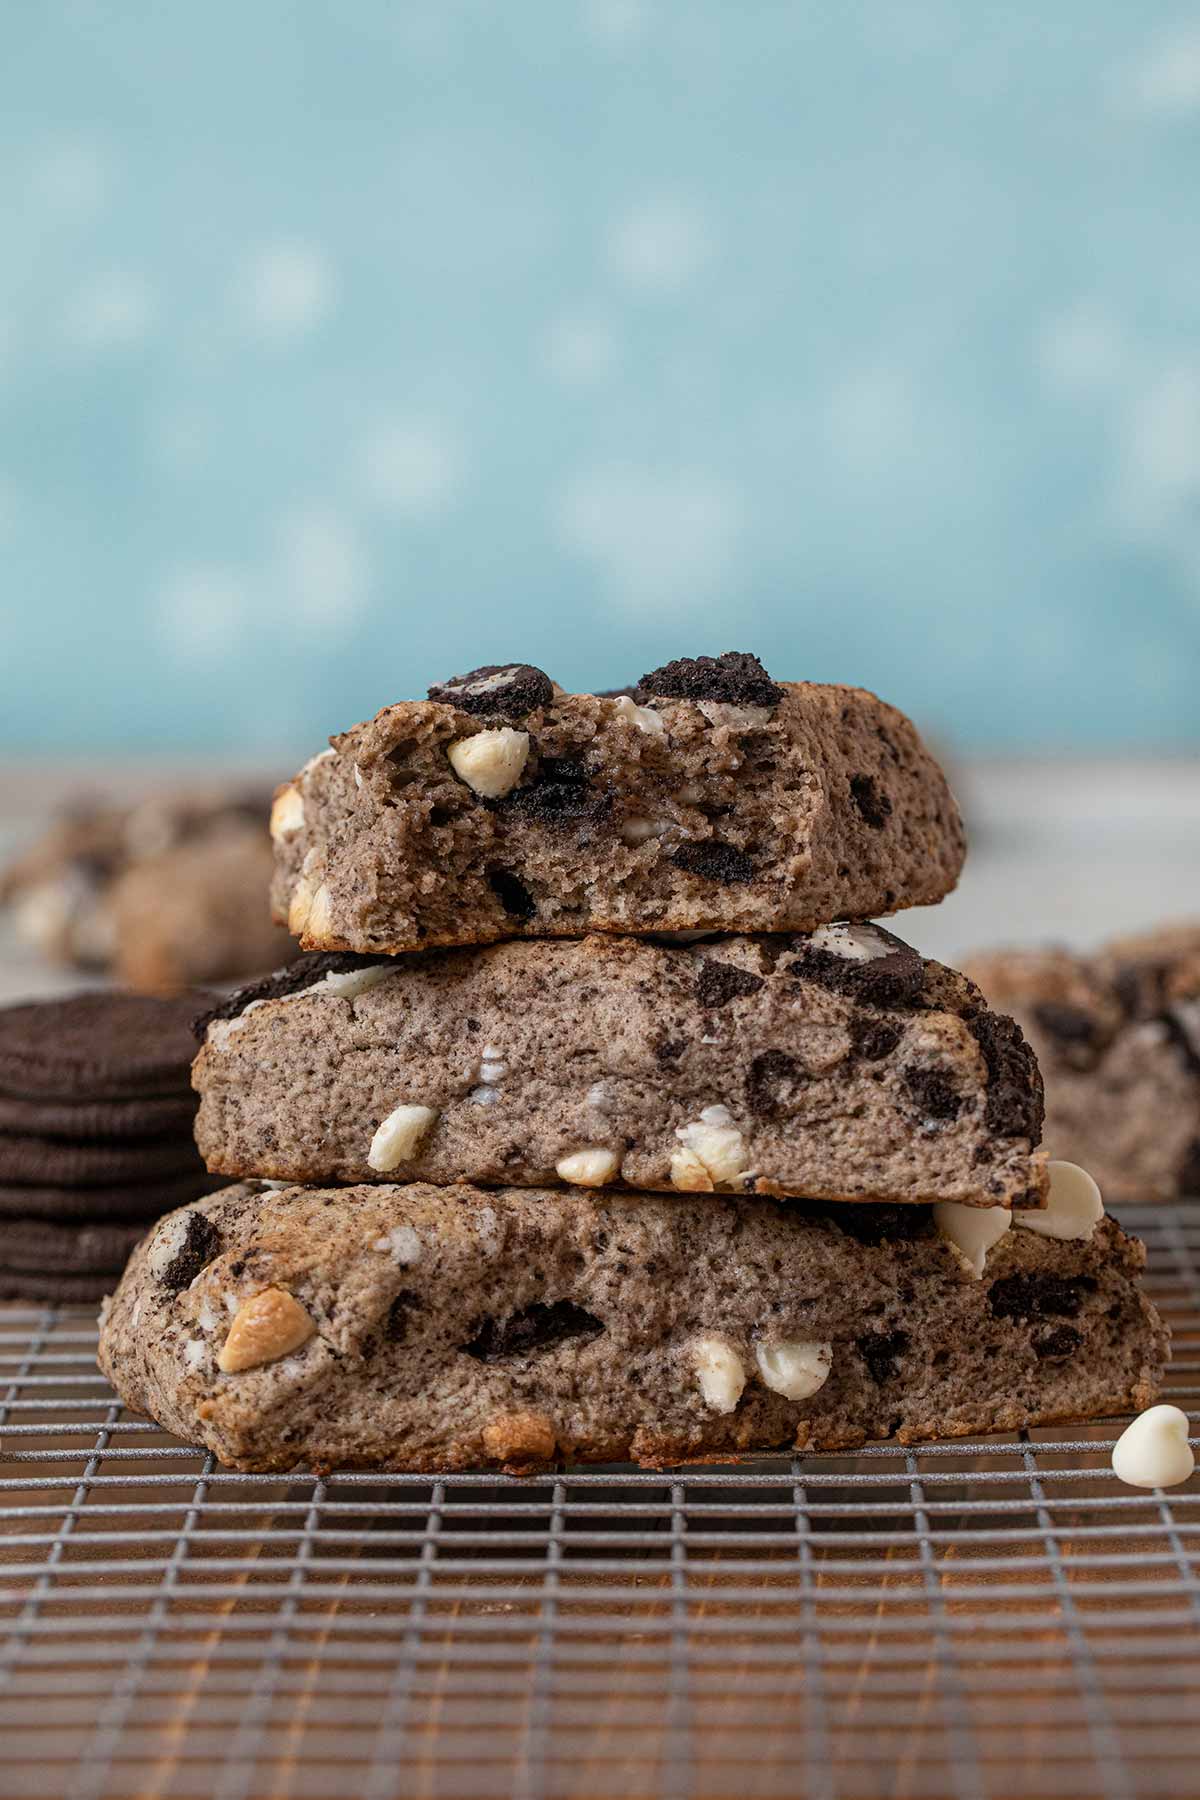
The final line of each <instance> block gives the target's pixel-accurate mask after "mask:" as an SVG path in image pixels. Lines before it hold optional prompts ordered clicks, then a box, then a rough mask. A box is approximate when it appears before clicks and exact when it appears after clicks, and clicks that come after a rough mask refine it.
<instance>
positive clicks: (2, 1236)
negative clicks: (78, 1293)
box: [0, 1219, 149, 1275]
mask: <svg viewBox="0 0 1200 1800" xmlns="http://www.w3.org/2000/svg"><path fill="white" fill-rule="evenodd" d="M148 1228H149V1227H148V1222H147V1221H146V1220H145V1219H106V1220H105V1221H104V1222H103V1223H97V1221H96V1220H94V1219H84V1220H81V1221H80V1222H79V1223H78V1224H63V1223H60V1222H58V1221H54V1220H50V1219H6V1220H5V1221H4V1230H3V1231H2V1232H0V1272H2V1273H4V1274H9V1275H12V1274H17V1275H40V1274H46V1273H48V1272H53V1273H54V1274H57V1275H111V1274H112V1273H113V1271H114V1270H118V1269H123V1268H124V1267H125V1259H126V1257H127V1256H128V1255H129V1252H130V1251H131V1250H132V1249H133V1246H134V1245H135V1244H136V1243H137V1242H138V1240H139V1239H140V1238H143V1237H145V1235H146V1232H147V1230H148Z"/></svg>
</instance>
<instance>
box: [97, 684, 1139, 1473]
mask: <svg viewBox="0 0 1200 1800" xmlns="http://www.w3.org/2000/svg"><path fill="white" fill-rule="evenodd" d="M272 833H273V836H274V838H275V841H276V854H277V873H276V890H275V906H276V912H277V916H279V917H280V918H282V919H286V920H287V922H288V923H289V925H290V927H291V929H292V931H293V932H294V933H295V934H297V935H299V936H301V938H302V942H303V945H304V948H305V949H306V951H307V952H308V954H306V955H304V956H302V957H300V958H299V960H298V961H297V962H295V963H293V964H292V965H291V966H290V967H289V968H287V969H285V970H283V971H281V972H280V973H279V974H278V975H276V976H273V977H269V978H267V979H266V980H264V981H261V982H258V983H256V984H255V985H254V986H252V987H249V988H246V989H243V990H242V991H241V993H239V994H237V995H234V996H233V997H232V998H231V999H229V1000H228V1001H225V1002H223V1003H222V1004H220V1005H219V1006H217V1007H216V1008H215V1009H214V1010H212V1011H211V1012H209V1013H208V1014H207V1015H205V1017H204V1018H203V1019H202V1020H201V1021H199V1027H198V1028H199V1032H200V1035H201V1037H202V1048H201V1051H200V1054H199V1056H198V1057H197V1060H196V1063H195V1068H194V1074H193V1079H194V1083H195V1086H196V1088H197V1090H198V1092H199V1094H200V1111H199V1115H198V1119H197V1138H198V1142H199V1145H200V1148H201V1150H202V1152H203V1154H204V1157H205V1160H206V1162H207V1165H208V1167H209V1169H210V1170H212V1171H214V1172H216V1173H219V1174H221V1175H224V1176H230V1177H237V1178H238V1180H237V1184H236V1185H235V1186H232V1187H229V1188H227V1189H226V1190H224V1191H223V1192H221V1193H219V1194H217V1195H214V1196H212V1197H211V1198H208V1199H204V1200H202V1201H200V1202H198V1203H197V1204H195V1205H193V1206H191V1207H188V1208H185V1209H184V1210H182V1211H180V1212H177V1213H176V1214H174V1215H173V1216H172V1217H171V1218H169V1219H167V1220H165V1221H163V1222H162V1223H161V1224H160V1226H159V1227H158V1228H157V1229H156V1231H155V1232H154V1233H152V1234H151V1236H150V1237H149V1238H148V1240H147V1241H146V1243H145V1244H144V1245H143V1246H142V1247H141V1248H140V1249H139V1250H138V1251H137V1252H136V1254H135V1256H134V1258H133V1260H132V1262H131V1264H130V1268H129V1271H128V1272H127V1274H126V1276H125V1279H124V1280H123V1282H122V1283H121V1286H120V1288H119V1289H118V1291H117V1293H116V1295H115V1296H114V1298H113V1300H112V1301H111V1303H110V1304H109V1305H108V1307H107V1309H106V1317H105V1322H104V1326H103V1330H102V1335H101V1347H100V1356H101V1364H102V1366H103V1368H104V1369H105V1372H106V1373H107V1374H108V1375H109V1376H110V1378H111V1379H112V1381H113V1382H114V1384H115V1385H116V1387H117V1388H118V1390H119V1392H120V1393H121V1394H122V1395H123V1397H124V1398H125V1399H126V1400H127V1401H128V1402H129V1403H130V1404H131V1405H134V1406H136V1407H138V1408H140V1409H141V1410H143V1411H145V1412H147V1413H149V1414H151V1415H152V1416H153V1417H155V1418H156V1419H158V1420H159V1421H160V1422H161V1423H163V1424H164V1425H167V1426H168V1427H170V1428H171V1429H172V1430H175V1431H177V1432H179V1433H180V1434H181V1435H183V1436H185V1437H188V1438H191V1439H193V1440H199V1441H201V1442H203V1443H204V1444H205V1445H207V1446H208V1447H209V1448H211V1449H212V1450H213V1451H214V1452H215V1453H216V1454H217V1455H218V1456H219V1457H220V1458H221V1459H222V1460H223V1461H225V1462H227V1463H230V1464H232V1465H234V1466H237V1467H242V1468H247V1469H284V1468H288V1467H290V1466H292V1465H293V1464H295V1463H297V1462H299V1461H302V1460H303V1461H307V1462H309V1463H310V1464H313V1465H315V1466H319V1467H322V1466H323V1467H328V1466H333V1465H343V1466H345V1465H359V1466H366V1467H379V1468H412V1469H429V1470H433V1469H454V1468H462V1467H470V1466H475V1465H479V1464H485V1465H488V1464H490V1465H499V1466H502V1467H506V1468H510V1469H527V1468H531V1467H536V1466H539V1465H541V1464H544V1463H546V1462H549V1461H552V1460H553V1459H555V1458H559V1457H566V1458H579V1459H593V1460H594V1459H604V1460H611V1459H621V1458H626V1457H632V1458H634V1459H636V1460H638V1461H640V1462H642V1463H646V1464H651V1465H656V1464H667V1463H672V1462H676V1461H681V1460H685V1459H688V1458H693V1457H708V1458H713V1457H720V1456H722V1455H726V1454H732V1453H737V1452H742V1451H751V1450H758V1449H775V1448H785V1447H786V1448H792V1447H795V1448H799V1449H816V1448H827V1447H849V1446H853V1445H856V1444H859V1443H861V1442H862V1441H864V1439H866V1438H868V1437H883V1436H889V1435H894V1436H898V1437H900V1438H902V1439H904V1440H905V1441H914V1440H917V1439H920V1438H924V1437H937V1436H958V1435H961V1434H963V1433H967V1432H976V1431H983V1430H988V1429H994V1428H1015V1427H1019V1426H1024V1425H1029V1424H1034V1423H1038V1422H1041V1421H1046V1420H1051V1419H1055V1418H1061V1417H1068V1416H1075V1415H1095V1414H1099V1413H1105V1412H1117V1411H1122V1410H1125V1409H1127V1408H1130V1407H1141V1406H1144V1405H1146V1404H1148V1403H1149V1401H1150V1400H1151V1399H1152V1398H1153V1395H1154V1392H1155V1388H1156V1384H1157V1381H1158V1379H1159V1376H1160V1374H1161V1369H1162V1366H1163V1362H1164V1360H1165V1356H1166V1334H1165V1332H1164V1330H1163V1327H1162V1325H1161V1324H1160V1322H1159V1320H1158V1318H1157V1316H1156V1315H1155V1313H1154V1311H1153V1309H1152V1308H1151V1307H1150V1306H1149V1304H1148V1303H1147V1302H1146V1301H1145V1299H1144V1298H1143V1297H1142V1295H1141V1293H1140V1291H1139V1289H1138V1286H1137V1280H1136V1277H1137V1271H1138V1268H1139V1266H1140V1262H1141V1247H1140V1246H1139V1245H1138V1244H1136V1243H1135V1242H1134V1241H1133V1240H1131V1239H1129V1238H1127V1237H1125V1236H1124V1235H1123V1234H1122V1232H1121V1231H1120V1230H1119V1228H1118V1227H1117V1225H1116V1224H1115V1222H1114V1221H1112V1220H1111V1219H1108V1218H1106V1217H1105V1216H1104V1214H1103V1207H1102V1205H1101V1204H1100V1201H1099V1195H1098V1192H1097V1190H1096V1188H1095V1185H1094V1183H1092V1182H1091V1181H1090V1179H1089V1178H1088V1177H1087V1176H1086V1175H1085V1174H1084V1173H1083V1172H1082V1171H1081V1170H1078V1169H1075V1168H1073V1167H1072V1166H1071V1165H1067V1164H1062V1165H1051V1164H1048V1162H1047V1160H1046V1157H1045V1155H1044V1154H1043V1153H1042V1152H1041V1151H1040V1150H1039V1148H1038V1143H1039V1136H1040V1130H1041V1122H1042V1091H1041V1081H1040V1077H1039V1074H1038V1069H1037V1064H1036V1061H1035V1059H1034V1056H1033V1054H1032V1052H1031V1051H1030V1049H1029V1047H1028V1045H1027V1044H1026V1043H1025V1041H1024V1039H1023V1037H1022V1034H1021V1032H1020V1031H1019V1030H1018V1029H1017V1027H1016V1026H1015V1025H1014V1024H1013V1023H1012V1021H1011V1020H1010V1019H1008V1018H1005V1017H1004V1016H1002V1015H999V1014H996V1013H993V1012H991V1011H990V1010H989V1009H988V1007H987V1006H986V1004H985V1002H984V1000H983V997H982V995H981V994H980V992H979V990H978V989H977V988H975V987H974V986H973V985H972V983H971V982H969V981H968V980H966V979H965V978H964V977H963V976H961V975H958V974H956V973H954V971H952V970H950V969H946V968H943V967H941V966H940V965H939V964H936V963H933V962H928V961H925V960H924V959H923V958H921V957H920V956H919V955H918V954H917V953H916V952H915V951H914V950H912V949H911V948H910V947H909V946H908V945H906V944H905V943H903V942H902V941H901V939H899V938H898V937H896V936H894V935H893V934H892V933H891V932H889V931H886V930H884V929H882V928H881V927H880V926H878V925H875V924H871V923H868V922H867V921H868V920H869V919H870V918H872V917H873V916H875V915H879V914H884V913H890V912H894V911H897V910H899V909H901V908H903V907H906V906H912V905H917V904H928V903H931V902H933V901H936V900H938V899H940V898H941V897H942V896H943V895H944V894H945V893H947V892H948V891H949V889H950V888H951V887H952V886H953V885H954V882H955V880H956V879H957V876H958V872H959V869H960V867H961V863H962V858H963V851H964V846H963V837H962V828H961V823H960V820H959V816H958V812H957V809H956V807H955V805H954V801H953V798H952V796H951V795H950V793H949V790H948V788H947V786H946V783H945V780H944V777H943V776H942V774H941V771H940V770H939V769H938V767H937V765H936V764H935V763H934V761H933V760H932V759H931V757H930V756H929V754H928V752H927V751H926V750H925V748H924V746H923V745H922V743H921V741H920V739H919V738H918V736H917V734H916V732H915V731H914V730H913V728H912V726H911V725H910V724H909V722H908V721H907V720H906V719H905V718H903V716H902V715H900V714H899V713H897V712H895V711H894V710H893V709H892V708H891V707H888V706H886V705H885V704H884V703H883V702H881V701H879V700H877V699H876V698H875V697H874V696H873V695H871V694H867V693H864V692H862V691H860V690H857V689H853V688H841V687H822V686H817V685H813V684H808V683H783V682H779V683H777V682H775V681H773V680H772V679H771V678H770V676H769V675H768V674H767V672H766V671H765V670H764V669H763V667H762V665H761V664H760V663H759V662H758V661H757V659H756V658H754V657H752V656H748V655H744V654H732V653H731V654H727V655H725V656H721V657H717V658H706V657H700V658H694V659H683V660H681V661H678V662H674V663H671V664H668V665H667V666H666V667H665V668H662V669H658V670H656V671H654V672H653V673H652V674H650V675H648V676H646V677H644V678H643V680H642V682H641V683H640V684H639V685H638V687H637V688H636V689H635V690H634V691H633V692H632V693H630V694H620V695H615V696H604V695H589V694H578V695H569V694H565V693H563V692H562V691H561V690H560V689H558V688H557V687H556V686H555V685H554V684H553V683H552V682H551V681H550V680H549V678H548V677H547V676H546V675H544V674H543V673H542V672H541V671H540V670H538V669H535V668H532V667H529V666H527V665H509V666H502V667H490V668H485V669H478V670H474V671H472V672H471V674H469V675H466V676H462V677H458V678H455V679H454V680H452V681H449V682H446V683H444V684H442V685H440V686H438V687H435V688H433V689H431V690H430V696H429V698H428V700H426V701H421V702H415V703H404V704H399V705H395V706H390V707H387V708H385V709H384V711H383V712H381V713H380V714H379V715H378V716H377V717H376V718H375V719H373V720H372V721H370V722H369V723H367V724H364V725H360V726H357V727H355V728H354V729H353V730H351V731H349V732H346V733H344V734H343V735H341V736H339V737H337V738H335V739H334V740H333V741H332V747H331V748H330V750H329V751H327V752H325V753H324V754H323V755H322V756H320V757H318V758H315V759H314V760H313V761H312V762H310V763H309V764H307V765H306V767H305V769H304V770H302V771H301V774H300V775H299V776H298V777H297V778H296V780H295V781H294V782H292V783H290V784H288V785H287V786H286V787H284V788H283V789H282V790H281V791H280V792H279V794H278V795H277V796H276V800H275V805H274V810H273V817H272Z"/></svg>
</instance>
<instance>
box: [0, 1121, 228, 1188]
mask: <svg viewBox="0 0 1200 1800" xmlns="http://www.w3.org/2000/svg"><path fill="white" fill-rule="evenodd" d="M202 1166H203V1165H202V1164H201V1161H200V1155H199V1152H198V1151H197V1149H196V1146H195V1144H194V1143H193V1141H192V1139H191V1136H190V1135H188V1136H186V1137H185V1136H182V1135H180V1136H176V1137H169V1138H163V1139H160V1140H158V1141H154V1140H147V1141H144V1142H142V1143H137V1142H134V1143H131V1144H71V1143H68V1142H66V1140H65V1139H63V1138H44V1137H31V1136H28V1137H27V1136H20V1137H18V1136H16V1135H13V1134H10V1133H6V1132H0V1183H2V1184H5V1185H7V1186H15V1185H17V1184H18V1183H21V1184H28V1185H29V1186H31V1187H47V1186H51V1187H79V1188H96V1187H113V1186H115V1185H116V1184H117V1183H118V1182H121V1181H136V1182H138V1183H143V1182H147V1181H153V1180H156V1179H157V1178H158V1177H160V1176H164V1177H168V1178H169V1177H170V1176H173V1175H189V1174H192V1173H194V1172H198V1171H199V1170H200V1169H201V1167H202Z"/></svg>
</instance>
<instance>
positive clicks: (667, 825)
mask: <svg viewBox="0 0 1200 1800" xmlns="http://www.w3.org/2000/svg"><path fill="white" fill-rule="evenodd" d="M271 831H272V837H273V839H274V843H275V854H276V876H275V883H274V888H273V904H274V908H275V913H276V916H277V918H279V919H280V920H281V921H286V922H287V924H288V926H289V929H290V930H291V931H292V933H293V935H294V936H297V937H299V938H300V940H301V943H302V945H303V947H304V948H305V949H306V950H331V951H332V950H345V951H353V952H358V953H361V954H368V955H369V954H384V955H394V954H397V953H401V952H406V951H411V950H423V949H431V948H434V947H437V946H448V945H456V944H483V943H489V942H493V941H495V940H497V939H500V938H507V937H512V936H515V935H520V936H528V937H571V936H577V935H579V934H580V933H581V932H586V931H605V932H612V933H614V934H638V933H653V932H668V931H788V930H800V931H807V930H811V929H813V928H814V927H815V926H818V925H821V924H823V923H825V922H827V921H828V920H830V919H864V918H870V917H874V916H877V915H880V914H885V913H890V912H896V911H899V910H900V909H901V908H903V907H906V906H916V905H926V904H929V903H931V902H933V901H936V900H938V899H940V898H942V896H943V895H944V894H946V893H947V892H948V891H949V890H950V888H952V887H953V885H954V883H955V881H956V880H957V878H958V872H959V869H960V867H961V864H962V858H963V852H964V841H963V832H962V823H961V820H960V818H959V814H958V809H957V807H956V805H955V802H954V799H953V796H952V795H951V794H950V791H949V789H948V787H947V785H946V781H945V777H944V776H943V774H942V772H941V770H940V769H939V768H938V766H937V764H936V763H935V762H934V760H933V758H932V757H931V756H930V755H929V752H928V751H927V750H926V748H925V746H924V745H923V744H922V742H921V740H920V738H919V737H918V736H917V733H916V732H915V730H914V729H913V727H912V725H911V724H910V722H909V721H908V720H907V719H906V718H904V716H903V715H902V714H901V713H898V712H896V711H895V710H894V708H892V707H890V706H887V705H886V704H885V703H884V702H883V701H881V700H878V699H876V697H875V696H874V695H873V694H868V693H866V692H864V691H863V690H861V689H858V688H845V687H825V686H821V685H819V684H816V683H808V682H778V681H775V680H773V679H772V678H771V676H770V675H769V674H768V673H767V671H766V670H765V669H764V668H763V666H762V664H761V663H760V662H759V660H758V658H757V657H755V656H752V655H750V654H748V653H747V652H743V651H727V652H725V653H724V654H723V655H721V656H716V657H703V656H702V657H684V658H678V659H676V660H675V661H673V662H669V663H666V664H664V665H663V667H661V668H659V669H655V670H652V671H650V672H649V673H648V674H646V675H644V676H643V677H642V679H641V681H640V682H639V683H638V685H637V687H636V689H635V690H634V691H633V693H632V694H628V693H617V694H615V695H597V694H567V693H564V692H562V691H561V690H560V689H559V688H557V687H556V686H555V685H554V683H553V682H552V681H551V680H550V677H549V676H548V675H546V674H545V672H544V671H542V670H540V669H537V668H534V667H533V666H532V665H531V664H527V663H511V664H488V665H485V666H483V667H481V668H478V669H472V670H470V671H468V672H467V673H466V674H464V675H458V676H454V677H452V678H451V679H450V680H448V681H445V682H441V683H436V684H435V685H434V686H433V687H431V688H430V690H429V698H428V699H427V700H423V701H420V700H418V701H411V702H402V703H399V704H397V705H394V706H388V707H385V708H384V709H383V711H382V712H380V713H378V714H377V715H376V716H375V718H374V719H372V720H369V721H367V722H366V723H364V724H361V725H356V726H355V727H354V728H353V729H352V730H350V731H347V732H343V733H341V734H340V735H339V736H337V737H335V738H334V739H333V740H332V745H331V748H330V749H329V750H327V751H325V752H323V753H322V754H321V755H320V756H317V757H314V758H313V759H312V760H311V761H310V762H309V763H308V764H306V765H305V767H304V768H303V769H302V770H301V771H300V773H299V775H297V776H296V777H295V779H294V780H293V781H291V782H289V783H287V784H286V785H285V786H284V787H282V788H281V789H280V790H279V792H278V794H277V795H276V799H275V804H274V807H273V810H272V819H271Z"/></svg>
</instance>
